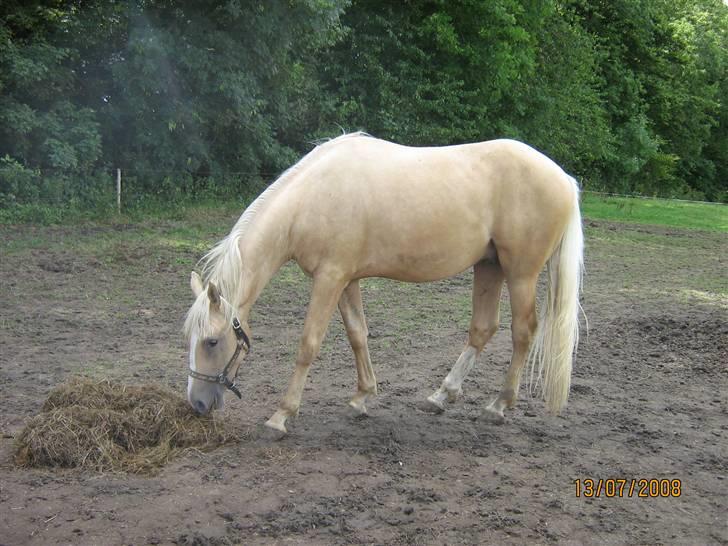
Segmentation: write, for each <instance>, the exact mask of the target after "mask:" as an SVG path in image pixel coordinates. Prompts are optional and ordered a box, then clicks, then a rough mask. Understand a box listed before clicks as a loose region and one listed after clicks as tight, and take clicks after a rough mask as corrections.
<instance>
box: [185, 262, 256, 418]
mask: <svg viewBox="0 0 728 546" xmlns="http://www.w3.org/2000/svg"><path fill="white" fill-rule="evenodd" d="M190 287H191V288H192V292H193V293H194V295H195V302H194V303H193V304H192V307H191V308H190V310H189V312H188V313H187V320H186V321H185V333H186V334H187V339H188V340H189V344H190V363H189V364H190V372H189V378H188V380H187V399H188V400H189V402H190V404H191V405H192V407H193V408H194V410H195V411H196V412H197V413H200V414H206V413H207V412H209V411H210V410H211V409H212V408H215V409H222V408H223V405H224V400H223V395H224V393H225V388H228V389H230V390H232V391H233V392H234V393H235V394H236V395H237V396H238V397H240V392H239V391H238V389H237V386H236V385H235V377H236V376H237V373H238V368H239V367H240V364H241V362H242V359H243V356H244V355H245V354H246V353H247V352H248V349H249V345H250V342H249V340H248V336H247V334H245V332H244V330H243V327H242V326H241V325H240V323H239V322H238V319H237V318H236V317H235V308H234V307H233V306H232V305H231V303H230V302H228V301H227V300H226V299H225V298H224V297H223V296H222V295H221V294H220V291H219V290H218V288H217V286H216V285H215V284H214V283H213V282H209V283H208V284H207V287H203V284H202V279H201V278H200V276H199V275H198V274H197V273H194V272H193V273H192V278H191V279H190Z"/></svg>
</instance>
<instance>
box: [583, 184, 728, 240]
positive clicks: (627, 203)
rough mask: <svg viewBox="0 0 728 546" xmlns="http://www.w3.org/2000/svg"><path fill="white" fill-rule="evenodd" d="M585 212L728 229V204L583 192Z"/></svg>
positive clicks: (602, 216) (594, 216)
mask: <svg viewBox="0 0 728 546" xmlns="http://www.w3.org/2000/svg"><path fill="white" fill-rule="evenodd" d="M581 207H582V214H583V215H584V216H585V217H586V218H590V219H594V220H612V221H615V222H626V223H635V224H650V225H658V226H671V227H679V228H688V229H701V230H706V231H720V232H728V205H725V204H720V203H715V204H712V203H710V204H709V203H686V202H680V201H669V200H664V199H639V198H628V197H607V196H601V195H595V194H590V193H583V194H582V203H581Z"/></svg>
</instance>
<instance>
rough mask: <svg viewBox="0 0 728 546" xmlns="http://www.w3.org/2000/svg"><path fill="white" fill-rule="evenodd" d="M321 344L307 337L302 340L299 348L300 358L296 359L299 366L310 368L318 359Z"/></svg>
mask: <svg viewBox="0 0 728 546" xmlns="http://www.w3.org/2000/svg"><path fill="white" fill-rule="evenodd" d="M320 345H321V342H320V341H319V340H317V339H314V338H313V337H307V338H304V339H302V340H301V344H300V345H299V347H298V357H297V359H296V365H297V366H308V365H309V364H310V363H311V362H313V360H314V359H315V358H316V355H317V354H318V350H319V347H320Z"/></svg>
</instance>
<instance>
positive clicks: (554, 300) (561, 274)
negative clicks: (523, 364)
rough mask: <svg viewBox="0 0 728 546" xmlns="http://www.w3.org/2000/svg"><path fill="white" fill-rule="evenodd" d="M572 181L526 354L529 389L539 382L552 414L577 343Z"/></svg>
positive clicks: (578, 232) (578, 274)
mask: <svg viewBox="0 0 728 546" xmlns="http://www.w3.org/2000/svg"><path fill="white" fill-rule="evenodd" d="M572 182H573V184H574V206H573V209H572V212H571V218H570V219H569V224H568V225H567V226H566V230H565V231H564V234H563V236H562V238H561V242H560V243H559V246H558V247H557V248H556V250H555V251H554V253H553V254H552V255H551V258H549V261H548V263H547V264H546V267H547V270H546V272H547V277H546V278H547V281H546V282H547V293H546V300H545V301H544V303H543V307H542V309H541V313H540V317H539V324H538V328H537V330H536V335H535V338H534V340H533V343H532V345H531V349H530V352H529V355H528V363H529V365H530V368H531V388H532V389H533V387H534V386H537V385H539V384H540V385H541V387H542V391H543V395H544V399H545V400H546V406H547V407H548V409H549V411H551V412H552V413H559V412H560V411H561V409H562V408H563V407H564V406H565V405H566V400H567V398H568V397H569V387H570V385H571V366H572V361H573V355H574V352H575V350H576V346H577V344H578V343H579V310H580V309H581V306H580V304H579V293H580V291H581V282H582V274H583V268H584V234H583V232H582V228H581V213H580V212H579V190H578V187H577V185H576V181H575V180H574V179H573V178H572ZM534 375H536V380H535V381H534Z"/></svg>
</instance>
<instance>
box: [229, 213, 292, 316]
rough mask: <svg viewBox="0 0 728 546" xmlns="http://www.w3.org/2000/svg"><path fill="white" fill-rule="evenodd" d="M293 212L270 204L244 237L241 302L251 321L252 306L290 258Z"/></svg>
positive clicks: (241, 308) (241, 250) (242, 311)
mask: <svg viewBox="0 0 728 546" xmlns="http://www.w3.org/2000/svg"><path fill="white" fill-rule="evenodd" d="M289 222H290V216H288V217H286V216H285V215H283V214H280V213H279V211H278V209H277V207H268V208H266V209H265V211H261V214H259V215H256V217H254V218H253V219H252V221H251V223H250V225H249V226H248V228H247V229H246V230H245V235H244V236H243V237H242V238H241V240H240V255H241V258H242V261H243V279H242V281H243V290H242V298H241V301H240V303H239V308H240V319H241V320H244V321H246V322H247V319H248V315H249V314H250V309H251V308H252V306H253V305H254V304H255V302H256V300H257V299H258V297H259V296H260V293H261V292H262V291H263V289H264V288H265V287H266V286H267V285H268V283H269V282H270V280H271V278H272V277H273V275H275V274H276V272H277V271H278V270H279V269H280V268H281V266H282V265H283V264H284V263H286V262H287V261H288V260H289V259H290V248H289V245H288V239H287V237H283V236H281V234H282V233H288V232H289V230H288V229H287V224H288V223H289Z"/></svg>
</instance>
